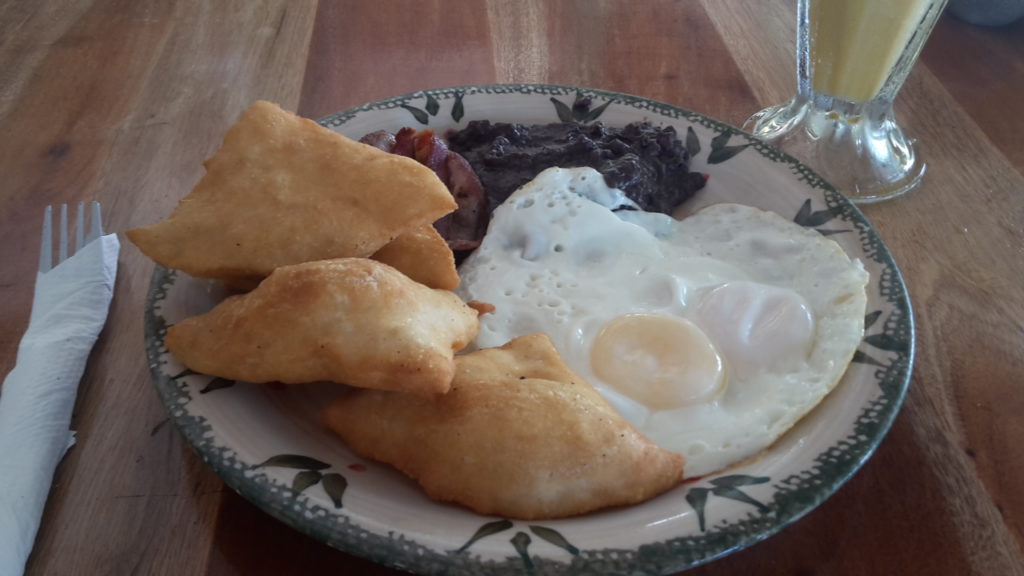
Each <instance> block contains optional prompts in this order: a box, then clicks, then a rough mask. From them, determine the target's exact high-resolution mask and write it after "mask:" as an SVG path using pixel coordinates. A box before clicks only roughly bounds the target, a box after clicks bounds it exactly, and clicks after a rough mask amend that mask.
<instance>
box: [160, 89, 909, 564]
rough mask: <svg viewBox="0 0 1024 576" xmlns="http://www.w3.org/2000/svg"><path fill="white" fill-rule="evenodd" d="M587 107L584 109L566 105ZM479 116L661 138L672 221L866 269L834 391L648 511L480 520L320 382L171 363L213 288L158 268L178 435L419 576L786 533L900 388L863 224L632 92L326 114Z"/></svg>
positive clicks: (887, 279)
mask: <svg viewBox="0 0 1024 576" xmlns="http://www.w3.org/2000/svg"><path fill="white" fill-rule="evenodd" d="M581 95H582V96H583V97H590V98H591V103H590V107H589V108H585V107H576V108H575V110H576V111H575V113H574V112H573V110H574V107H573V104H574V102H575V101H576V100H577V98H580V97H581ZM475 119H490V120H492V121H516V122H523V123H547V122H555V121H558V120H559V119H562V120H571V121H579V122H593V121H600V122H604V123H605V124H607V125H611V126H621V125H625V124H627V123H629V122H631V121H636V120H649V121H651V122H653V123H655V124H659V125H671V126H674V127H675V128H676V130H677V131H678V133H679V135H680V137H681V138H682V139H683V141H684V142H685V143H686V144H687V147H688V149H689V150H690V151H691V152H692V153H693V158H694V159H693V163H692V169H694V170H699V171H701V172H704V173H706V174H708V175H709V177H710V178H709V180H708V184H707V187H706V188H705V189H704V190H703V191H702V192H700V193H699V194H698V196H697V197H696V198H695V199H694V200H693V201H691V203H690V204H688V205H687V207H686V211H694V210H696V209H698V208H700V207H701V206H704V205H707V204H712V203H717V202H739V203H743V204H748V205H752V206H757V207H760V208H764V209H767V210H772V211H774V212H776V213H779V214H781V215H783V216H785V217H787V218H791V219H793V220H794V221H795V222H797V223H798V224H800V225H803V226H807V227H812V228H815V229H817V230H818V231H819V232H821V233H823V234H828V235H829V236H830V237H831V238H833V239H834V240H836V241H837V242H839V243H840V244H841V245H842V246H843V247H844V248H845V249H846V250H847V252H848V253H849V254H850V255H851V256H853V257H856V258H860V259H861V260H862V261H863V262H864V264H865V267H866V268H867V269H868V271H869V272H870V273H871V282H870V284H869V286H868V315H867V317H866V318H865V326H866V330H865V337H864V341H863V343H862V344H861V346H860V348H859V350H858V351H857V353H856V356H855V358H854V362H853V363H852V364H851V366H850V368H849V370H848V371H847V374H846V376H845V377H844V379H843V380H842V382H841V383H840V384H839V386H838V387H837V388H836V390H835V391H834V392H833V393H832V394H831V395H830V396H829V397H828V398H826V400H825V401H824V402H823V403H822V404H821V405H819V406H818V407H817V408H816V409H815V410H814V411H813V412H812V413H811V414H810V415H808V416H807V417H806V418H805V419H804V420H802V421H801V422H800V423H799V424H798V425H797V426H796V427H795V428H794V429H792V430H791V431H790V432H789V433H788V434H787V435H785V436H784V437H783V438H782V439H781V440H780V441H779V442H777V443H776V444H775V445H773V446H772V447H771V448H769V449H768V450H767V451H765V452H764V453H763V455H762V456H761V457H759V458H757V459H755V460H754V461H751V462H746V463H744V464H742V465H739V466H736V467H734V468H732V469H729V470H726V471H724V472H722V473H718V474H714V475H711V476H707V477H704V478H700V479H699V480H696V481H693V482H688V483H686V484H683V485H681V486H679V487H678V488H676V489H674V490H671V491H670V492H668V493H666V494H664V495H662V496H660V497H658V498H655V499H653V500H651V501H648V502H646V503H644V504H640V505H637V506H632V507H628V508H620V509H613V510H608V511H605V512H600V513H596V514H590V515H587V516H583V517H579V518H572V519H566V520H555V521H544V522H521V521H514V520H508V519H505V518H495V517H484V516H479V515H476V514H473V513H471V512H468V511H466V510H463V509H462V508H458V507H455V506H450V505H443V504H438V503H435V502H433V501H431V500H429V499H427V498H426V497H425V496H424V495H423V493H422V492H421V491H420V489H419V488H418V486H417V485H416V484H415V483H414V482H412V481H410V480H409V479H407V478H405V477H404V476H402V475H401V474H399V473H397V472H395V471H394V470H392V469H391V468H389V467H387V466H384V465H381V464H377V463H375V462H370V461H365V460H363V459H361V458H359V457H357V456H355V455H353V454H352V453H351V452H350V451H349V450H348V449H347V448H346V447H345V445H344V444H343V443H342V442H341V441H340V440H339V439H337V438H336V437H334V436H333V435H332V434H330V433H328V432H326V431H325V430H324V428H323V426H322V424H321V420H320V416H319V412H320V408H321V407H322V406H324V404H325V403H326V402H327V401H328V400H329V399H330V398H332V397H333V395H334V391H333V386H331V385H329V384H319V385H314V386H294V387H284V386H267V385H262V386H258V385H251V384H246V383H234V382H229V381H225V380H222V379H216V378H211V377H209V376H205V375H200V374H193V373H190V372H189V371H187V370H185V369H184V367H183V366H182V365H181V364H180V363H179V362H178V361H177V360H175V359H174V358H173V357H172V356H170V355H169V354H168V353H167V350H166V348H165V346H164V343H163V338H164V334H165V333H166V328H167V326H168V325H172V324H174V323H175V322H177V321H179V320H181V319H182V318H185V317H187V316H190V315H194V314H197V313H200V312H203V311H205V310H207V309H209V308H210V307H211V306H212V305H213V304H215V303H216V302H217V301H218V300H219V299H220V298H221V297H222V294H221V292H220V290H219V288H218V287H217V286H216V285H215V284H213V283H210V282H207V281H200V280H196V279H193V278H190V277H188V276H186V275H185V274H182V273H178V272H175V271H172V270H165V269H163V268H160V267H157V269H156V271H155V273H154V276H153V282H152V288H151V292H150V295H149V300H148V302H147V308H146V349H147V354H148V357H149V362H150V365H151V367H152V371H153V378H154V380H155V382H156V387H157V389H158V390H159V393H160V395H161V397H162V399H163V401H164V403H165V404H166V406H167V408H168V410H169V411H170V413H171V415H172V418H173V420H174V422H175V423H176V424H177V426H178V428H179V429H180V430H181V431H182V433H183V434H184V435H185V436H186V438H187V439H188V441H189V442H190V443H191V444H192V445H193V446H194V447H195V449H196V451H197V452H198V453H199V455H200V456H201V457H202V458H203V460H204V461H205V462H206V463H207V464H209V465H210V466H211V467H212V468H213V469H214V470H216V472H217V473H218V474H219V475H220V476H221V477H222V478H223V479H224V481H225V482H226V483H227V484H228V485H229V486H231V487H232V488H233V489H235V490H236V491H238V492H239V493H240V494H242V495H243V496H245V497H246V498H248V499H249V500H251V501H252V502H254V503H255V504H256V505H257V506H260V507H261V508H263V509H264V510H265V511H266V512H268V513H269V514H271V515H273V516H275V517H277V518H279V519H280V520H282V521H283V522H285V523H287V524H289V525H291V526H293V527H295V528H296V529H298V530H301V531H303V532H305V533H307V534H309V535H310V536H312V537H314V538H317V539H319V540H322V541H324V542H327V543H328V544H330V545H331V546H335V547H337V548H340V549H342V550H345V551H347V552H351V553H353V554H356V555H359V556H363V557H365V558H369V559H371V560H374V561H376V562H380V563H383V564H387V565H391V566H395V567H398V568H402V569H405V570H409V571H412V572H417V573H422V574H452V575H473V576H481V575H488V574H500V575H512V574H625V573H628V574H667V573H672V572H675V571H678V570H682V569H685V568H688V567H692V566H695V565H698V564H701V563H704V562H707V561H710V560H712V559H715V558H718V557H720V556H723V555H725V554H727V553H729V552H732V551H735V550H738V549H741V548H744V547H746V546H749V545H750V544H753V543H754V542H757V541H759V540H762V539H763V538H765V537H767V536H770V535H771V534H774V533H775V532H777V531H779V530H780V529H782V528H783V527H785V526H786V525H788V524H790V523H791V522H793V521H795V520H797V519H798V518H800V517H801V516H803V515H804V514H806V513H807V512H809V511H810V510H812V509H813V508H814V507H815V506H817V505H818V504H820V503H821V502H822V501H823V500H824V499H825V498H827V497H828V496H829V495H831V494H832V493H833V492H835V490H836V489H837V488H839V486H840V485H842V484H843V482H845V481H846V480H847V479H848V478H849V477H850V476H851V475H852V474H853V473H854V472H855V471H856V470H857V469H858V468H859V467H860V466H861V464H863V462H864V461H865V460H866V459H867V458H868V456H869V455H870V454H871V452H872V451H873V450H874V448H875V447H876V446H877V445H878V443H879V442H880V441H881V440H882V437H883V436H884V435H885V433H886V431H887V430H888V429H889V426H890V424H891V423H892V421H893V419H894V417H895V416H896V413H897V411H898V410H899V407H900V405H901V404H902V401H903V397H904V395H905V393H906V389H907V386H908V384H909V381H910V367H911V364H912V358H913V343H914V334H913V322H912V317H911V316H912V314H911V308H910V303H909V300H908V298H907V293H906V289H905V286H904V285H903V281H902V279H901V277H900V274H899V271H898V270H897V268H896V265H895V264H894V262H893V261H892V258H891V257H890V255H889V252H888V251H887V250H886V248H885V245H884V244H883V243H882V241H881V240H880V239H879V238H878V236H877V235H876V234H875V232H874V230H873V229H872V227H871V225H870V224H869V223H868V222H867V220H865V219H864V217H863V215H861V213H860V211H858V210H857V209H856V208H855V207H854V206H853V205H851V204H850V203H849V202H847V201H846V200H845V199H844V198H843V197H842V196H841V195H839V194H838V193H836V192H835V190H834V189H832V187H831V186H829V185H828V184H827V183H826V182H824V181H822V180H821V178H819V177H818V176H817V175H816V174H815V173H814V172H812V171H811V170H809V169H808V168H807V167H805V166H803V165H801V164H799V163H797V162H796V161H794V160H793V159H791V158H789V157H787V156H784V155H782V154H781V153H779V152H778V151H776V150H775V149H773V148H771V147H769V146H767V145H765V144H763V143H761V142H759V141H757V140H755V139H752V138H751V137H749V136H747V135H746V134H744V133H742V132H740V131H738V130H736V129H735V128H732V127H730V126H728V125H726V124H723V123H721V122H718V121H716V120H713V119H710V118H707V117H705V116H702V115H700V114H696V113H694V112H690V111H687V110H683V109H680V108H676V107H674V106H669V105H667V104H662V103H659V102H654V101H651V100H647V99H644V98H638V97H635V96H627V95H623V94H616V93H609V92H602V91H597V90H583V89H577V88H569V87H560V86H549V85H523V84H516V85H497V86H467V87H459V88H450V89H444V90H432V91H427V92H417V93H415V94H409V95H405V96H399V97H396V98H391V99H388V100H382V101H379V102H373V103H370V104H366V105H363V106H360V107H358V108H353V109H351V110H347V111H345V112H340V113H338V114H334V115H332V116H329V117H327V118H324V119H323V120H322V121H321V123H322V124H323V125H325V126H328V127H329V128H331V129H333V130H337V131H339V132H341V133H343V134H346V135H348V136H350V137H354V138H359V137H361V136H362V135H364V134H366V133H368V132H372V131H374V130H379V129H387V130H392V131H394V130H397V129H399V128H401V127H403V126H412V127H415V128H417V129H423V128H431V129H434V130H436V131H438V132H439V133H443V131H444V130H446V129H448V128H453V127H462V126H465V124H466V123H467V122H469V121H470V120H475Z"/></svg>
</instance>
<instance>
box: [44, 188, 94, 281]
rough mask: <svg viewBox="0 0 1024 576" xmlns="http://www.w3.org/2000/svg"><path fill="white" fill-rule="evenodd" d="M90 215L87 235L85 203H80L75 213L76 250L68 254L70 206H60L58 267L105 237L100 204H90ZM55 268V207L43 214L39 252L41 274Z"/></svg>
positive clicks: (49, 208) (48, 207) (48, 208)
mask: <svg viewBox="0 0 1024 576" xmlns="http://www.w3.org/2000/svg"><path fill="white" fill-rule="evenodd" d="M89 208H90V215H89V221H90V223H91V225H90V227H89V234H85V203H84V202H79V203H78V210H76V211H75V220H76V222H75V250H74V252H72V253H71V254H68V205H67V204H61V205H60V229H59V232H58V233H59V235H60V243H59V245H58V246H57V265H59V264H60V263H61V262H63V261H65V260H67V259H68V257H69V256H74V255H75V253H76V252H78V251H79V250H81V249H82V248H85V246H86V244H88V243H90V242H92V241H93V240H96V239H97V238H99V237H100V236H103V219H102V216H101V214H100V203H99V202H89ZM53 267H54V264H53V206H47V207H46V211H45V212H43V245H42V248H40V250H39V272H40V273H41V274H45V273H46V272H49V271H50V270H51V269H52V268H53Z"/></svg>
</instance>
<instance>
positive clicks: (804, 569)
mask: <svg viewBox="0 0 1024 576" xmlns="http://www.w3.org/2000/svg"><path fill="white" fill-rule="evenodd" d="M794 14H795V1H793V0H770V1H764V2H748V1H745V0H701V1H696V0H692V1H683V0H679V1H670V0H644V1H643V2H635V1H628V0H551V1H538V0H501V1H498V0H493V1H482V0H447V1H440V0H433V1H419V2H412V1H404V0H374V1H369V0H367V1H356V0H352V1H341V0H337V1H329V0H322V1H320V2H316V1H313V0H291V1H289V0H265V1H255V0H252V1H250V0H236V1H227V0H225V1H216V2H213V1H210V2H200V1H198V0H193V1H186V0H163V1H157V0H140V1H126V0H121V1H117V0H93V1H71V0H67V1H58V0H40V1H32V0H8V1H0V224H2V225H0V262H2V263H3V265H2V266H0V325H2V326H3V329H2V330H0V372H2V373H6V372H7V371H8V370H10V368H11V367H12V366H13V364H14V359H15V354H16V350H17V345H18V341H19V339H20V337H21V334H22V332H23V331H24V328H25V326H26V324H27V321H28V315H29V309H30V305H31V298H32V290H33V280H34V277H35V267H36V262H37V253H38V247H39V234H38V232H39V230H38V227H39V221H40V214H41V212H42V209H43V207H44V206H45V205H47V204H52V203H60V202H77V201H81V200H93V199H95V200H99V201H100V202H102V203H103V207H104V216H105V220H106V223H107V227H108V229H109V230H113V231H123V230H125V229H127V228H130V227H133V226H138V225H142V224H147V223H151V222H153V221H155V220H157V219H159V218H162V217H164V216H166V215H167V214H168V213H169V212H170V210H171V209H172V208H173V206H174V205H175V204H176V203H177V201H178V200H179V199H180V198H181V197H182V196H183V195H185V194H186V193H187V192H188V191H189V190H190V189H191V187H192V186H193V185H194V184H195V182H196V181H197V180H198V178H199V177H200V175H201V173H202V167H201V162H202V160H203V159H205V158H206V157H207V156H209V154H210V153H211V152H212V151H213V150H214V149H215V148H216V147H217V145H218V144H219V142H220V138H221V136H222V135H223V133H224V131H225V130H226V128H227V127H228V126H229V125H230V124H231V123H232V122H233V121H234V120H235V119H236V118H237V116H238V114H239V113H240V112H241V111H242V110H243V109H244V108H245V107H246V106H247V105H248V104H249V103H251V102H252V101H253V100H255V99H259V98H263V99H269V100H274V101H277V102H279V103H281V104H282V105H283V106H285V107H286V108H291V109H294V110H298V111H299V112H300V113H301V114H303V115H305V116H309V117H319V116H322V115H325V114H327V113H330V112H334V111H337V110H341V109H344V108H347V107H350V106H353V105H356V104H360V103H363V102H367V101H370V100H375V99H378V98H383V97H387V96H391V95H395V94H401V93H405V92H412V91H416V90H420V89H424V88H438V87H444V86H451V85H461V84H479V83H494V82H549V83H555V84H569V85H580V86H586V87H591V88H599V89H606V90H614V91H620V92H626V93H632V94H637V95H641V96H645V97H649V98H654V99H658V100H662V101H665V102H668V103H671V104H676V105H679V106H683V107H686V108H690V109H693V110H696V111H699V112H702V113H705V114H708V115H710V116H713V117H717V118H720V119H722V120H724V121H726V122H730V123H733V124H737V125H738V124H741V123H742V122H743V120H744V119H745V118H746V117H747V116H749V115H750V114H751V113H752V112H754V111H756V110H758V109H760V108H762V107H764V106H766V105H769V104H775V103H778V102H781V101H783V100H785V99H786V98H788V97H789V96H790V95H791V94H792V92H793V90H794V87H795V72H794V64H793V52H794V44H795V39H794V35H795V25H794ZM1021 94H1024V22H1019V23H1017V24H1014V25H1010V26H1007V27H1003V28H982V27H976V26H971V25H968V24H965V23H962V22H959V21H957V20H954V19H952V18H950V17H948V16H946V17H943V19H942V20H941V21H940V22H939V25H938V27H937V28H936V30H935V32H934V34H933V36H932V38H931V39H930V40H929V42H928V44H927V45H926V48H925V50H924V53H923V55H922V58H921V60H920V61H919V62H918V64H917V66H916V67H915V68H914V70H913V72H912V73H911V76H910V78H909V80H908V81H907V83H906V85H905V87H904V89H903V91H902V92H901V93H900V95H899V98H898V100H897V103H896V114H897V117H898V119H899V120H900V122H901V123H902V124H903V125H904V127H905V128H906V129H907V130H908V131H909V132H911V133H912V134H914V135H915V136H916V137H917V139H918V140H919V142H920V145H921V146H922V148H923V150H924V153H925V154H926V156H927V159H928V161H929V169H928V173H927V176H926V180H925V182H924V184H923V186H922V187H921V188H920V189H919V190H917V191H915V192H913V193H912V194H910V195H908V196H906V197H904V198H900V199H897V200H893V201H889V202H885V203H881V204H877V205H870V206H867V207H865V208H864V212H865V214H866V215H867V216H868V217H869V219H871V221H872V222H873V223H874V224H875V227H876V228H877V230H878V232H879V234H880V235H881V236H882V238H883V239H884V240H885V242H886V243H887V244H888V246H889V248H890V249H891V251H892V253H893V255H894V257H895V258H896V261H897V262H898V263H899V265H900V267H901V269H902V272H903V274H904V276H905V280H906V283H907V285H908V288H909V290H910V294H911V299H912V301H913V304H914V309H915V314H916V317H915V322H916V327H917V331H918V341H917V360H916V364H915V368H914V377H913V382H912V385H911V388H910V392H909V395H908V398H907V401H906V404H905V406H904V408H903V410H902V412H901V413H900V415H899V417H898V418H897V420H896V423H895V425H894V426H893V428H892V430H891V431H890V433H889V435H888V436H887V438H886V439H885V441H884V442H883V443H882V444H881V446H880V447H879V448H878V450H877V452H876V453H875V455H874V456H873V457H872V458H871V459H870V460H869V461H868V463H867V464H866V465H865V466H864V468H863V469H862V470H861V471H860V472H858V473H857V474H856V475H855V476H854V477H853V478H852V479H851V480H850V481H849V482H848V483H847V484H846V485H845V486H844V487H842V488H841V489H840V490H839V491H838V492H837V493H836V494H835V495H834V496H833V497H831V498H830V499H829V500H827V501H826V502H825V503H824V504H822V505H821V506H820V507H818V508H817V509H815V510H814V511H813V512H811V513H810V514H809V515H808V516H806V517H805V518H803V519H802V520H800V521H799V522H797V523H795V524H794V525H792V526H790V527H788V528H786V529H785V530H783V531H782V532H781V533H779V534H777V535H775V536H773V537H771V538H769V539H767V540H766V541H764V542H762V543H759V544H757V545H755V546H753V547H751V548H749V549H746V550H743V551H740V552H738V553H735V554H733V555H730V556H728V557H726V558H724V559H721V560H718V561H715V562H713V563H711V564H708V565H706V566H702V567H700V568H697V569H694V570H693V571H692V572H689V573H692V574H695V575H696V574H699V575H704V574H707V575H714V574H742V573H746V574H769V575H794V574H795V575H811V574H829V575H877V574H929V575H961V574H978V575H1006V574H1018V575H1019V574H1024V550H1022V549H1024V489H1022V487H1024V449H1022V448H1021V446H1022V445H1024V417H1022V415H1024V98H1022V97H1021ZM152 270H153V265H152V263H151V262H149V261H148V260H147V259H146V258H145V257H143V256H142V255H141V254H140V253H139V252H138V251H137V250H136V249H135V248H134V247H133V246H131V245H128V244H127V243H126V244H125V245H124V246H123V249H122V252H121V262H120V271H119V276H118V280H117V285H116V293H115V298H114V301H113V304H112V307H111V312H110V317H109V320H108V323H107V326H106V328H105V330H104V332H103V334H102V335H101V337H100V339H99V341H98V343H97V345H96V348H95V350H94V352H93V354H92V356H91V358H90V362H89V366H88V368H87V370H86V373H85V376H84V378H83V381H82V384H81V388H80V392H79V397H78V402H77V405H76V409H75V415H74V427H75V428H76V429H77V430H78V444H77V445H76V446H75V447H74V448H73V449H72V450H71V451H70V452H69V454H68V456H67V457H66V458H65V459H64V461H63V463H62V464H61V465H60V467H59V468H58V471H57V474H56V477H55V479H54V488H53V490H52V492H51V494H50V499H49V502H48V505H47V509H46V512H45V515H44V518H43V524H42V527H41V529H40V532H39V535H38V538H37V541H36V547H35V551H34V553H33V555H32V557H31V558H30V561H29V564H28V566H27V573H28V574H32V575H51V574H58V575H63V574H67V575H78V574H86V575H91V574H102V575H106V574H174V575H180V574H210V575H218V576H220V575H243V574H244V575H260V574H321V573H337V574H367V575H385V574H387V575H391V574H399V572H397V571H395V570H392V569H389V568H384V567H382V566H378V565H375V564H372V563H369V562H367V561H364V560H361V559H359V558H356V557H353V556H350V555H348V554H345V553H342V552H339V551H336V550H333V549H331V548H328V547H327V546H325V545H322V544H320V543H318V542H316V541H314V540H311V539H309V538H307V537H306V536H303V535H301V534H299V533H298V532H295V531H293V530H291V529H290V528H288V527H286V526H284V525H283V524H281V523H279V522H277V521H276V520H274V519H272V518H271V517H270V516H268V515H266V514H264V513H263V512H262V511H260V510H259V509H257V508H256V507H254V506H253V505H251V504H249V503H248V502H246V501H245V500H243V499H241V498H240V497H239V496H237V495H236V494H234V493H233V492H231V491H230V490H228V489H226V488H225V486H224V484H223V483H222V482H221V481H220V479H219V478H218V477H217V476H216V475H214V474H213V473H212V472H211V471H210V470H209V469H207V468H206V467H205V465H204V464H203V463H202V462H201V461H200V459H199V458H198V457H197V456H196V455H195V454H194V453H193V452H192V450H191V449H190V448H189V447H188V445H187V444H186V443H185V441H184V439H183V438H182V436H181V435H180V434H179V433H178V432H177V430H176V429H175V428H174V426H173V425H172V424H170V423H169V422H168V420H167V413H166V411H165V410H164V408H163V406H162V405H161V404H160V402H159V400H158V397H157V394H156V392H155V390H154V387H153V386H152V384H151V383H150V380H149V373H148V368H147V366H146V361H145V354H144V351H143V341H142V320H143V304H144V300H145V297H146V293H147V290H148V286H149V279H150V275H151V274H152ZM0 393H2V391H0ZM2 465H3V455H2V454H0V466H2ZM0 489H2V487H0Z"/></svg>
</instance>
